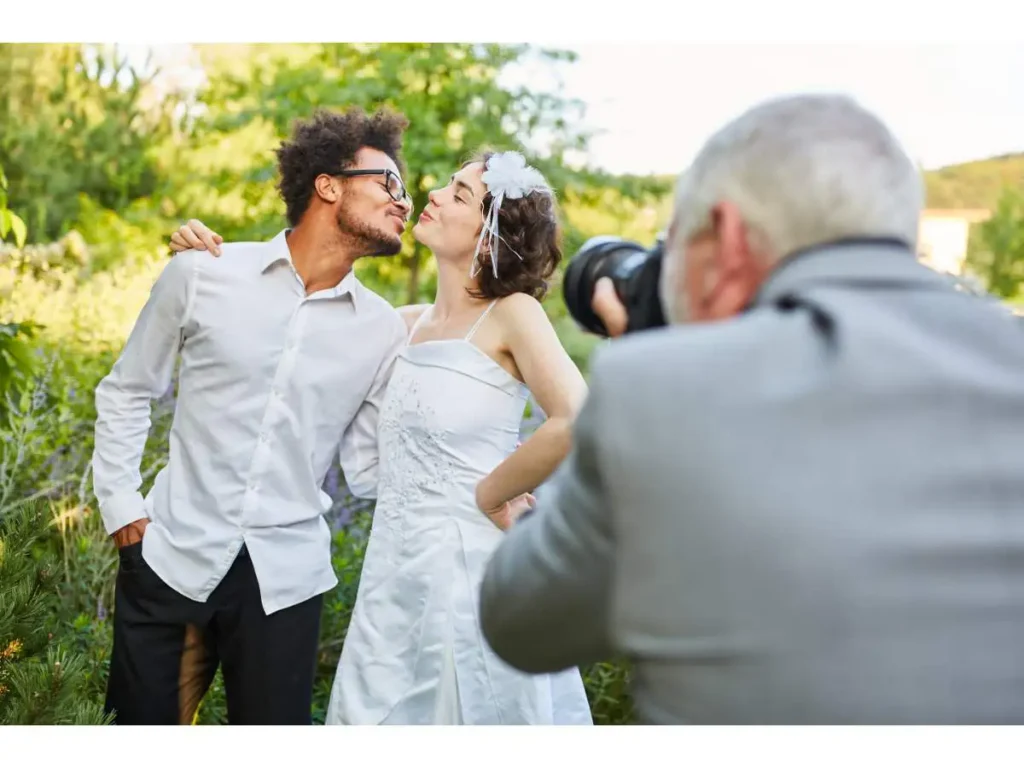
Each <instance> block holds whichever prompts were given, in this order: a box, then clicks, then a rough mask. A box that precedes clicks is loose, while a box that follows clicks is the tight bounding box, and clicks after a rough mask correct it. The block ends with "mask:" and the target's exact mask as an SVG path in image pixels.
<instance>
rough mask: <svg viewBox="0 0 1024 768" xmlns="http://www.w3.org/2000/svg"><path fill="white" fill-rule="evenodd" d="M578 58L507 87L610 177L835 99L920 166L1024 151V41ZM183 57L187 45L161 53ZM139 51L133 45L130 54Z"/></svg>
mask: <svg viewBox="0 0 1024 768" xmlns="http://www.w3.org/2000/svg"><path fill="white" fill-rule="evenodd" d="M546 45H547V47H558V48H571V49H574V50H576V51H577V53H578V55H579V59H578V60H577V61H576V62H574V63H572V64H566V65H561V66H560V67H558V69H557V70H552V69H551V68H550V67H548V66H543V67H542V66H540V65H537V64H527V65H526V66H524V67H521V68H520V69H518V70H516V71H513V72H509V73H508V75H507V80H508V81H509V82H525V83H528V84H530V85H531V86H534V87H538V88H542V89H550V88H553V87H557V86H558V84H559V82H560V83H561V84H562V86H563V87H564V94H565V95H566V96H569V97H574V98H579V99H582V100H583V101H584V102H586V104H587V113H586V118H585V123H586V124H587V125H588V126H589V127H592V128H595V129H597V130H598V131H599V135H597V136H595V138H593V139H592V141H591V146H590V153H589V158H588V159H589V160H590V161H591V162H592V163H593V164H595V165H597V166H599V167H603V168H605V169H607V170H609V171H613V172H617V173H639V174H644V173H665V174H675V173H678V172H679V171H681V170H682V169H683V168H685V166H686V165H687V163H688V162H689V161H690V159H692V157H693V155H694V153H695V152H696V151H697V149H698V148H699V147H700V145H701V143H702V142H703V141H704V140H705V139H706V138H707V137H708V135H709V134H710V133H711V132H713V131H714V130H715V129H716V128H717V127H719V126H720V125H721V124H722V123H724V122H725V121H727V120H729V119H730V118H732V117H734V116H735V115H737V114H738V113H740V112H741V111H743V110H744V109H746V108H747V107H749V106H751V105H752V104H754V103H756V102H757V101H760V100H762V99H766V98H770V97H772V96H776V95H779V94H783V93H787V92H795V91H808V90H810V91H833V92H843V93H846V94H849V95H851V96H853V97H854V98H856V99H858V100H860V101H861V102H862V103H863V104H864V105H865V106H867V107H868V108H870V109H873V110H874V111H875V112H876V113H877V114H879V115H880V116H881V117H882V119H883V120H885V121H886V122H888V123H889V125H890V126H892V128H893V129H894V131H895V132H896V133H897V135H898V136H899V137H900V139H901V140H902V141H903V142H904V144H905V145H906V147H907V150H908V151H909V152H910V154H911V155H912V156H913V157H914V158H915V159H916V160H918V162H920V163H921V164H922V165H924V167H926V168H935V167H939V166H942V165H949V164H953V163H959V162H965V161H968V160H976V159H981V158H984V157H991V156H993V155H999V154H1005V153H1009V152H1021V151H1024V44H1011V43H1006V42H996V43H989V44H981V43H974V44H963V45H940V44H899V45H897V44H883V43H874V44H867V43H864V44H854V43H846V44H834V45H818V44H813V45H812V44H787V43H772V44H719V43H706V44H699V43H645V44H635V43H630V44H614V43H589V44H586V45H572V44H563V45H559V44H558V43H551V42H549V43H546ZM155 49H156V52H157V54H158V58H161V59H163V58H169V59H171V60H175V59H177V60H180V59H181V56H182V52H183V51H187V46H182V45H157V46H155ZM141 50H142V46H135V47H134V48H133V51H134V52H136V53H137V52H139V51H141Z"/></svg>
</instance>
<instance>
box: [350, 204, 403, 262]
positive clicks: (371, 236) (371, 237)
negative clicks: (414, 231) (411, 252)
mask: <svg viewBox="0 0 1024 768" xmlns="http://www.w3.org/2000/svg"><path fill="white" fill-rule="evenodd" d="M336 221H337V224H338V232H339V234H340V235H341V237H342V239H343V240H345V241H347V242H349V243H351V244H352V246H353V248H354V249H355V250H356V251H357V252H358V254H359V255H360V256H394V255H395V254H397V253H401V251H402V238H401V236H400V235H396V234H391V233H389V232H385V231H384V230H382V229H377V228H376V227H374V226H372V225H370V224H367V223H366V222H365V221H359V220H358V219H356V218H355V217H354V216H352V215H351V214H350V213H349V211H348V210H347V209H346V208H342V209H340V210H339V211H338V215H337V217H336Z"/></svg>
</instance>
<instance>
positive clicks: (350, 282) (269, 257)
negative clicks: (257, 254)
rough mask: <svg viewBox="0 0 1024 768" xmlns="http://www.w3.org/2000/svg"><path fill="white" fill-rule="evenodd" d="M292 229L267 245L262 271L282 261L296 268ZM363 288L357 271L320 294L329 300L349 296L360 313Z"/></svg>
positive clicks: (275, 237)
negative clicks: (290, 243) (291, 242)
mask: <svg viewBox="0 0 1024 768" xmlns="http://www.w3.org/2000/svg"><path fill="white" fill-rule="evenodd" d="M289 232H291V229H282V230H281V231H280V232H278V233H277V234H276V235H275V236H274V239H273V240H271V241H270V242H268V243H267V244H266V248H265V250H264V254H263V262H262V264H261V265H260V271H262V272H266V271H267V269H269V268H270V266H271V265H272V264H277V263H278V262H280V261H284V262H287V263H288V264H289V265H291V266H292V269H294V268H295V264H294V262H293V261H292V253H291V251H290V250H289V248H288V240H287V236H288V233H289ZM360 288H361V283H360V282H359V280H358V279H357V278H356V274H355V271H354V270H353V271H350V272H349V273H348V274H347V275H345V277H344V278H342V280H341V282H340V283H338V284H337V285H336V286H334V287H333V288H325V289H324V290H323V291H320V293H323V294H326V295H327V297H328V298H332V299H334V298H338V297H340V296H344V295H345V294H348V295H349V296H350V297H351V299H352V306H353V308H354V309H355V310H356V311H357V312H358V311H359V298H358V293H359V290H360Z"/></svg>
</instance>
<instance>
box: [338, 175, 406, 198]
mask: <svg viewBox="0 0 1024 768" xmlns="http://www.w3.org/2000/svg"><path fill="white" fill-rule="evenodd" d="M332 175H334V176H383V177H384V184H383V185H382V186H383V187H384V189H386V190H387V191H388V194H389V195H391V199H392V200H394V201H395V202H396V203H401V202H403V201H404V202H407V203H410V204H411V203H412V198H411V197H409V193H408V192H407V191H406V189H405V184H404V183H402V179H401V177H400V176H399V175H398V174H397V173H395V172H394V171H392V170H389V169H387V168H379V169H375V170H359V171H338V172H337V173H335V174H332Z"/></svg>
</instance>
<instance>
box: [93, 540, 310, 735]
mask: <svg viewBox="0 0 1024 768" xmlns="http://www.w3.org/2000/svg"><path fill="white" fill-rule="evenodd" d="M322 603H323V596H320V595H318V596H317V597H314V598H311V599H309V600H306V601H305V602H303V603H300V604H298V605H295V606H292V607H290V608H285V609H283V610H281V611H277V612H276V613H274V614H272V615H270V616H267V615H266V613H264V611H263V606H262V604H261V603H260V592H259V586H258V584H257V582H256V572H255V571H254V570H253V566H252V561H251V560H250V558H249V555H248V553H247V552H246V550H245V549H244V548H243V549H242V551H241V552H240V553H239V555H238V557H237V558H236V560H235V562H234V564H233V565H232V566H231V568H230V569H229V570H228V572H227V574H226V575H225V577H224V579H223V581H221V583H220V584H219V585H218V586H217V588H216V589H215V590H214V591H213V594H211V595H210V598H209V600H208V601H207V602H206V603H198V602H196V601H194V600H190V599H189V598H187V597H184V596H183V595H181V594H179V593H178V592H176V591H174V590H173V589H171V588H170V587H169V586H167V585H166V584H165V583H164V582H163V580H161V579H160V577H159V576H157V575H156V573H155V572H154V571H153V570H152V569H151V568H150V567H149V566H148V565H147V564H146V562H145V560H143V559H142V544H141V543H139V544H133V545H130V546H128V547H125V548H123V549H122V550H121V551H120V567H119V569H118V573H117V586H116V595H115V604H114V648H113V652H112V654H111V658H110V678H109V680H108V682H107V702H106V710H107V712H108V713H109V712H114V713H115V719H116V722H117V724H119V725H173V724H182V725H187V724H189V723H191V722H192V720H193V718H194V716H195V713H196V710H197V708H198V706H199V702H200V700H201V699H202V698H203V695H204V694H205V693H206V691H207V689H208V688H209V687H210V683H211V682H212V681H213V677H214V674H215V673H216V671H217V666H218V664H219V665H221V667H222V672H223V676H224V688H225V693H226V694H227V704H228V720H229V721H230V722H231V723H232V724H233V725H234V724H239V725H256V724H260V725H278V724H280V725H309V724H310V718H311V709H312V699H313V674H314V669H315V666H316V651H317V642H318V639H319V634H320V609H321V605H322Z"/></svg>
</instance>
